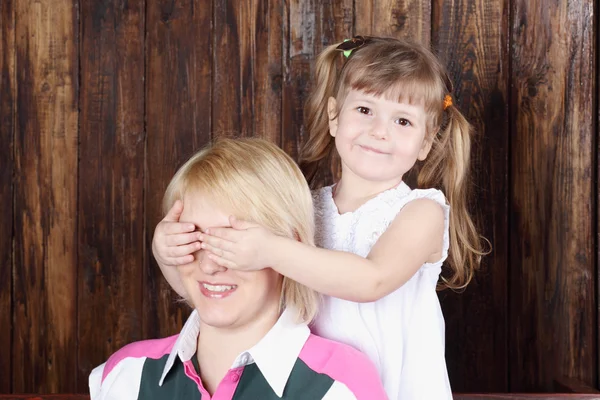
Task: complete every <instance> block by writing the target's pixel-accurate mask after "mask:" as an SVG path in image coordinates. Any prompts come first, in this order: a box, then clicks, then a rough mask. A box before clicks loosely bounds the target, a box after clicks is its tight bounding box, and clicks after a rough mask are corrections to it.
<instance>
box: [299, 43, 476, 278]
mask: <svg viewBox="0 0 600 400" xmlns="http://www.w3.org/2000/svg"><path fill="white" fill-rule="evenodd" d="M363 39H364V42H365V44H364V45H362V46H361V47H358V48H356V49H354V50H353V51H352V53H351V54H350V56H349V57H348V59H347V60H346V61H345V62H344V61H343V60H342V52H341V51H340V50H338V49H337V47H338V46H339V45H340V43H338V44H334V45H331V46H329V47H327V48H325V49H324V50H323V52H322V53H321V54H320V55H319V57H318V58H317V63H316V71H315V82H313V92H312V93H311V95H310V96H309V98H308V102H307V105H306V110H305V123H306V126H307V131H308V133H309V137H308V139H307V141H306V143H305V144H304V146H303V147H302V149H301V151H300V160H299V161H300V167H301V169H302V171H303V172H304V174H305V176H306V178H307V180H308V182H309V184H310V185H311V186H312V187H313V188H315V187H317V186H318V183H320V180H322V176H321V175H322V174H323V171H327V170H330V171H331V172H332V175H333V177H334V179H335V180H338V179H339V177H340V175H341V163H340V160H339V155H338V154H337V151H336V149H335V141H334V139H333V138H332V137H331V135H330V134H329V116H328V113H327V103H328V99H329V98H330V97H334V98H335V99H336V100H337V112H338V113H339V110H340V109H341V108H342V105H343V103H344V100H345V98H346V95H347V94H348V91H349V90H350V89H354V90H361V91H364V92H366V93H369V94H372V95H376V96H384V97H385V98H386V99H389V100H393V101H398V102H404V103H409V104H422V105H423V106H424V107H425V111H426V113H427V116H428V124H427V134H428V137H427V138H428V139H429V140H431V141H432V147H431V151H430V152H429V155H428V157H427V158H426V160H425V161H423V162H418V163H417V164H416V166H415V169H416V171H415V172H417V173H418V175H417V186H418V187H420V188H439V189H441V190H443V191H444V193H445V195H446V197H447V199H448V202H449V203H450V206H451V211H450V252H449V257H448V264H449V266H450V273H449V274H447V276H444V277H443V278H442V281H443V283H442V284H441V285H440V287H441V288H445V287H448V288H452V289H460V288H464V287H465V286H466V285H467V284H468V283H469V282H470V281H471V279H472V277H473V273H474V271H475V270H476V269H477V268H478V267H479V263H480V260H481V256H482V255H484V254H485V252H484V250H483V245H482V239H483V238H482V237H481V236H480V235H479V234H478V233H477V230H476V227H475V224H474V223H473V220H472V219H471V216H470V215H469V212H468V209H467V198H468V186H469V185H468V183H469V179H468V176H469V160H470V156H471V126H470V125H469V123H468V122H467V120H466V119H465V118H464V117H463V115H462V114H461V113H460V111H459V110H458V109H457V108H456V107H455V106H452V105H449V104H448V103H450V101H449V100H450V99H451V97H448V96H451V95H452V89H453V88H452V83H451V81H450V78H449V77H448V74H447V72H446V70H445V68H444V66H443V65H442V64H441V63H440V61H439V60H438V59H437V57H436V56H435V55H434V54H433V53H432V52H431V51H430V50H428V49H427V48H425V47H424V46H422V45H420V44H417V43H413V42H410V41H407V40H398V39H392V38H379V37H364V38H363ZM361 40H362V39H361Z"/></svg>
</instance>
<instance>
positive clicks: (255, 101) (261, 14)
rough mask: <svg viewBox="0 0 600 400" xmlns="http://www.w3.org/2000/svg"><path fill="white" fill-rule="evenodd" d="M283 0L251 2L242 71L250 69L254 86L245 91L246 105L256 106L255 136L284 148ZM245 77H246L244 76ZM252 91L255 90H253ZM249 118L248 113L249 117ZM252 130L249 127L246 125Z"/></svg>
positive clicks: (253, 109) (254, 107) (253, 129)
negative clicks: (282, 131) (282, 141)
mask: <svg viewBox="0 0 600 400" xmlns="http://www.w3.org/2000/svg"><path fill="white" fill-rule="evenodd" d="M283 3H284V2H283V1H282V0H260V1H255V2H251V6H250V8H249V9H245V10H244V11H245V12H246V13H248V14H249V15H247V16H243V17H244V18H246V19H247V20H248V21H250V26H249V27H247V28H246V32H247V34H244V35H242V38H243V43H244V44H245V45H244V46H243V47H242V48H241V49H240V51H241V61H242V66H243V68H242V70H243V71H244V70H247V69H248V65H249V66H250V70H251V73H252V76H251V77H250V83H251V84H250V85H248V84H247V85H244V86H243V87H244V88H245V90H242V99H241V101H242V105H252V106H253V108H252V110H251V113H250V116H251V118H252V119H253V121H254V122H253V127H252V132H253V136H257V137H262V138H265V139H268V140H270V141H271V142H273V143H277V144H278V145H280V144H281V129H282V127H281V105H282V98H281V91H282V83H283V9H284V5H283ZM244 76H246V75H245V74H244ZM250 89H251V90H250ZM245 115H246V116H248V113H245ZM244 125H246V126H248V124H244Z"/></svg>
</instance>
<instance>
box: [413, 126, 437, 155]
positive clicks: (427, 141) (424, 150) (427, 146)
mask: <svg viewBox="0 0 600 400" xmlns="http://www.w3.org/2000/svg"><path fill="white" fill-rule="evenodd" d="M436 134H437V129H436V131H435V132H434V133H433V134H431V135H427V136H425V138H424V139H423V144H421V150H419V155H418V156H417V159H418V160H419V161H423V160H425V159H426V158H427V155H429V152H430V151H431V146H432V145H433V138H434V137H435V135H436Z"/></svg>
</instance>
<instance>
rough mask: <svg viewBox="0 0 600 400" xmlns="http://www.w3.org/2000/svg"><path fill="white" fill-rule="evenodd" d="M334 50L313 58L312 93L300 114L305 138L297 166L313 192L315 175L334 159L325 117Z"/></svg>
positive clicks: (335, 72)
mask: <svg viewBox="0 0 600 400" xmlns="http://www.w3.org/2000/svg"><path fill="white" fill-rule="evenodd" d="M336 47H337V44H334V45H331V46H328V47H327V48H326V49H325V50H323V51H322V52H321V54H320V55H319V57H318V58H317V61H316V66H315V69H316V71H315V80H314V82H313V84H312V85H313V86H312V93H311V95H310V96H309V97H308V100H307V103H306V107H305V111H304V121H305V124H306V131H307V132H308V135H309V136H308V139H307V140H306V142H305V143H304V145H303V146H302V147H301V149H300V156H299V160H298V163H299V165H300V169H301V170H302V172H303V173H304V176H305V177H306V180H307V181H308V183H309V185H310V186H311V188H313V189H314V188H316V187H317V185H318V184H319V183H320V182H319V181H320V180H321V179H320V176H319V174H322V173H326V172H327V171H330V170H331V169H332V166H333V165H335V163H334V161H335V159H336V158H337V157H338V155H337V152H336V150H335V141H334V139H333V138H332V137H331V135H330V134H329V115H328V113H327V102H328V99H329V97H332V96H333V97H334V96H335V93H334V91H335V86H336V82H337V78H338V68H337V62H338V60H339V58H340V54H341V53H340V52H339V51H338V50H336ZM336 174H339V171H336V172H334V175H336Z"/></svg>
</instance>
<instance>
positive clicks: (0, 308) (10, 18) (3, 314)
mask: <svg viewBox="0 0 600 400" xmlns="http://www.w3.org/2000/svg"><path fill="white" fill-rule="evenodd" d="M15 77H16V75H15V6H14V2H13V1H12V0H9V1H3V2H1V3H0V148H2V149H3V150H2V157H0V204H2V209H1V211H0V238H2V239H0V282H1V283H0V326H2V327H5V328H4V329H2V330H0V343H4V344H5V346H6V347H5V349H6V350H5V351H2V352H1V353H0V393H10V392H11V373H12V367H11V364H12V362H11V349H12V329H10V328H9V327H11V326H12V324H11V319H12V300H11V297H12V269H13V257H12V236H13V217H14V215H13V194H14V193H13V181H12V179H13V164H14V153H13V152H14V148H13V143H14V135H15V111H16V110H15V101H16V97H17V96H16V81H15Z"/></svg>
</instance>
